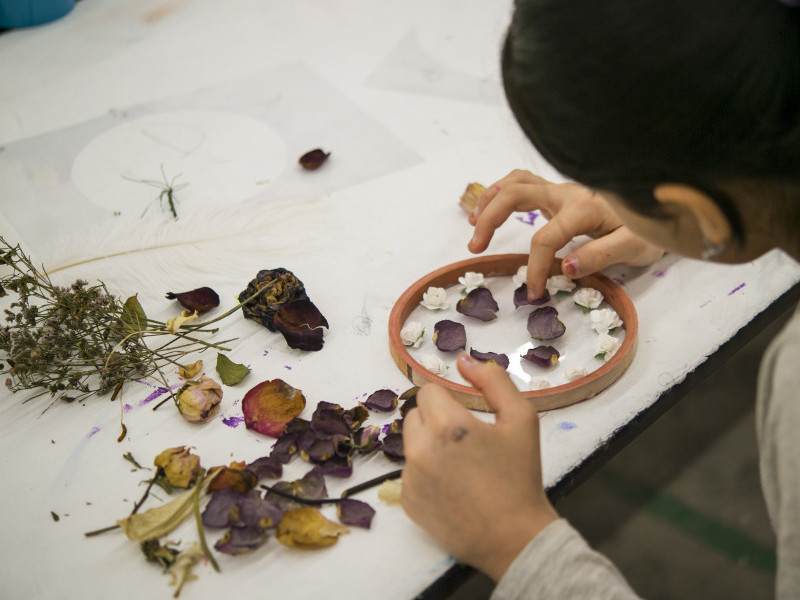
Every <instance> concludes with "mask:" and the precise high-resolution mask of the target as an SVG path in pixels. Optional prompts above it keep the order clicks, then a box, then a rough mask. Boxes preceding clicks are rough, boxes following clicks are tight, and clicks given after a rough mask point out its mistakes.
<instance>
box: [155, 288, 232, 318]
mask: <svg viewBox="0 0 800 600" xmlns="http://www.w3.org/2000/svg"><path fill="white" fill-rule="evenodd" d="M167 299H169V300H177V301H178V302H179V303H180V305H181V306H183V307H184V308H185V309H187V310H191V311H197V312H198V313H204V312H206V311H207V310H211V309H212V308H215V307H217V306H219V296H218V295H217V292H215V291H214V290H212V289H211V288H210V287H201V288H197V289H196V290H192V291H190V292H178V293H175V292H167Z"/></svg>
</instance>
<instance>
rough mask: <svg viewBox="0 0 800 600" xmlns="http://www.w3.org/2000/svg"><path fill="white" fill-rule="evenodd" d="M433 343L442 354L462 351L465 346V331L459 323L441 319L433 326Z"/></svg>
mask: <svg viewBox="0 0 800 600" xmlns="http://www.w3.org/2000/svg"><path fill="white" fill-rule="evenodd" d="M433 343H434V344H436V347H437V348H438V349H439V350H441V351H442V352H453V351H455V350H463V349H464V348H465V347H466V346H467V330H466V329H464V326H463V325H462V324H461V323H456V322H455V321H450V320H449V319H443V320H441V321H439V322H438V323H436V325H434V326H433Z"/></svg>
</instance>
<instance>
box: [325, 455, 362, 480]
mask: <svg viewBox="0 0 800 600" xmlns="http://www.w3.org/2000/svg"><path fill="white" fill-rule="evenodd" d="M317 470H318V471H319V472H320V474H321V475H330V476H331V477H350V476H351V475H352V474H353V460H352V459H351V458H350V457H349V456H333V457H332V458H329V459H328V460H326V461H325V462H323V463H320V464H318V465H317Z"/></svg>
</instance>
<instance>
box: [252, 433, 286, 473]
mask: <svg viewBox="0 0 800 600" xmlns="http://www.w3.org/2000/svg"><path fill="white" fill-rule="evenodd" d="M275 443H276V444H277V442H275ZM284 464H285V463H284V462H283V461H281V460H279V459H278V457H276V456H271V455H270V456H262V457H261V458H257V459H255V460H254V461H253V462H251V463H249V464H248V465H247V470H248V471H251V472H253V473H254V474H255V476H256V477H258V478H259V479H264V478H265V477H268V478H270V479H280V477H281V475H283V465H284Z"/></svg>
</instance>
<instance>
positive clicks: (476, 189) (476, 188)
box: [459, 182, 486, 214]
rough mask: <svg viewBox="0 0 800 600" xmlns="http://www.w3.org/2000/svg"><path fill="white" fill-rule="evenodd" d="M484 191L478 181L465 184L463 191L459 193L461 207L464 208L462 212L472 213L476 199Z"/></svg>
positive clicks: (476, 202)
mask: <svg viewBox="0 0 800 600" xmlns="http://www.w3.org/2000/svg"><path fill="white" fill-rule="evenodd" d="M485 191H486V188H485V187H483V186H482V185H481V184H480V183H475V182H473V183H469V184H467V189H465V190H464V193H463V194H461V202H459V204H460V205H461V208H463V209H464V212H466V213H467V214H470V213H472V211H473V210H475V206H476V205H477V204H478V200H479V199H480V197H481V196H482V195H483V192H485Z"/></svg>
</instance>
